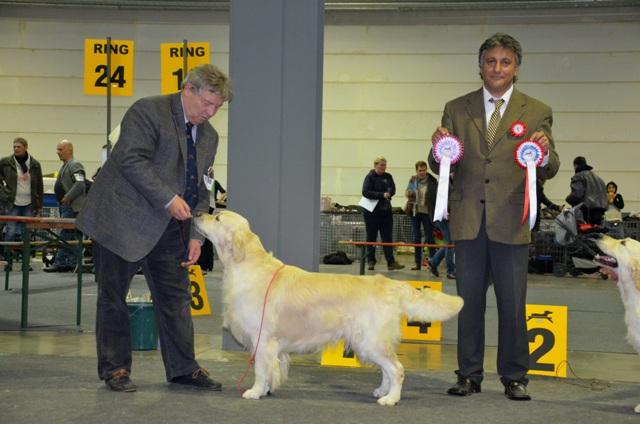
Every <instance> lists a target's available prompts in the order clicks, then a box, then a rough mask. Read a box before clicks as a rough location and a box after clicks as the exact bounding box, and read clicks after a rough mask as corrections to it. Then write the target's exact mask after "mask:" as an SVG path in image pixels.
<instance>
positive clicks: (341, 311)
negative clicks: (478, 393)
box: [195, 210, 462, 405]
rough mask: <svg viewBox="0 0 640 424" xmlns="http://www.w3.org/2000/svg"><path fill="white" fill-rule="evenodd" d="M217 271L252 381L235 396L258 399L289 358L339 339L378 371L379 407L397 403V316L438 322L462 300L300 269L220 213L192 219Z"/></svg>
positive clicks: (376, 279)
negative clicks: (214, 256)
mask: <svg viewBox="0 0 640 424" xmlns="http://www.w3.org/2000/svg"><path fill="white" fill-rule="evenodd" d="M195 224H196V228H197V229H198V231H200V232H201V233H202V234H204V235H205V236H206V237H207V238H209V240H211V242H212V243H213V244H214V246H215V247H216V251H217V252H218V256H219V257H220V260H221V262H222V264H223V266H224V273H223V304H224V311H223V325H224V327H225V328H228V329H229V330H230V331H231V333H232V334H233V335H234V337H235V338H236V339H237V340H238V342H240V343H241V344H242V345H244V346H245V347H246V348H247V350H248V351H249V352H253V354H254V355H255V365H254V373H255V382H254V384H253V387H251V388H250V389H248V390H247V391H245V392H244V393H243V395H242V396H243V397H244V398H245V399H259V398H260V397H261V396H264V395H266V394H268V393H271V392H273V391H274V390H275V389H277V388H278V387H279V386H280V385H281V384H282V383H283V382H284V380H285V379H286V377H287V373H288V368H289V353H291V352H300V353H301V352H314V351H318V350H320V349H322V347H323V346H325V345H327V344H329V343H333V342H336V341H338V340H339V339H344V340H345V341H346V345H347V346H349V347H351V348H352V349H353V351H354V352H355V353H356V355H357V356H358V358H359V360H360V361H362V362H365V363H371V364H375V365H377V366H378V367H380V368H381V369H382V384H380V387H378V388H377V389H375V390H374V392H373V395H374V396H375V397H376V398H378V403H379V404H380V405H395V404H396V403H398V401H399V400H400V392H401V390H402V382H403V380H404V368H403V366H402V364H401V363H400V362H399V361H398V358H397V356H396V347H397V344H398V341H399V339H400V319H401V316H402V314H406V315H407V316H408V317H409V319H410V320H414V321H424V322H430V321H441V320H446V319H449V318H452V317H453V316H455V315H456V314H457V313H458V312H459V311H460V309H461V308H462V299H461V298H459V297H457V296H451V295H447V294H444V293H440V292H438V291H434V290H429V289H426V290H417V289H415V288H413V287H412V286H411V285H409V284H408V283H406V282H401V281H395V280H391V279H388V278H386V277H383V276H382V275H376V276H354V275H342V274H325V273H313V272H307V271H304V270H302V269H300V268H297V267H295V266H290V265H284V264H283V263H282V262H281V261H279V260H278V259H276V258H274V257H273V256H272V255H271V254H270V253H267V252H266V251H265V250H264V248H263V247H262V243H261V242H260V239H259V238H258V236H257V235H256V234H254V233H253V232H252V231H251V229H250V227H249V222H248V221H247V220H246V219H245V218H243V217H242V216H240V215H238V214H237V213H234V212H231V211H228V210H224V211H221V212H218V213H216V214H214V215H200V216H199V217H196V218H195Z"/></svg>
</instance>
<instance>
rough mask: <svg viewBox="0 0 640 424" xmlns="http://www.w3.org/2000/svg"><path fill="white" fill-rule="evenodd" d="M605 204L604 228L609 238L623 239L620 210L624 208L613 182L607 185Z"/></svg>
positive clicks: (616, 186) (622, 200)
mask: <svg viewBox="0 0 640 424" xmlns="http://www.w3.org/2000/svg"><path fill="white" fill-rule="evenodd" d="M607 202H608V206H607V211H606V212H605V213H604V221H605V223H604V226H605V228H606V229H607V230H608V234H609V235H610V236H612V237H615V238H617V239H623V238H624V225H623V224H622V208H624V199H622V195H621V194H619V193H618V185H617V184H616V183H614V182H613V181H609V182H608V183H607Z"/></svg>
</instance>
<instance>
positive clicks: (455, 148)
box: [433, 134, 464, 222]
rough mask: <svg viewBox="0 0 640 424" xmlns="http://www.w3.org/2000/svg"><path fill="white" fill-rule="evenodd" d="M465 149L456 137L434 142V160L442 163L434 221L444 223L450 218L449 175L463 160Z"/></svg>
mask: <svg viewBox="0 0 640 424" xmlns="http://www.w3.org/2000/svg"><path fill="white" fill-rule="evenodd" d="M463 153H464V148H463V146H462V142H461V141H460V139H459V138H458V137H456V136H454V135H451V134H447V135H444V136H442V137H440V138H438V139H437V140H435V141H434V142H433V158H434V159H435V160H436V162H438V163H440V172H439V174H440V179H439V180H438V191H437V194H436V208H435V211H434V212H433V221H434V222H435V221H442V220H443V219H447V218H449V211H448V210H447V203H448V201H449V174H450V173H451V165H454V164H456V163H458V162H459V161H460V159H462V154H463Z"/></svg>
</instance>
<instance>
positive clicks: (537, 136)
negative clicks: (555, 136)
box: [531, 131, 549, 154]
mask: <svg viewBox="0 0 640 424" xmlns="http://www.w3.org/2000/svg"><path fill="white" fill-rule="evenodd" d="M531 141H537V142H538V143H540V145H541V146H542V147H543V148H544V153H545V154H546V153H547V152H548V151H549V139H548V138H547V136H546V135H545V134H544V133H543V132H542V131H536V132H534V133H533V134H532V135H531Z"/></svg>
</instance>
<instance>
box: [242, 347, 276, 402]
mask: <svg viewBox="0 0 640 424" xmlns="http://www.w3.org/2000/svg"><path fill="white" fill-rule="evenodd" d="M267 340H268V341H267ZM267 340H265V343H264V344H261V345H260V346H259V348H258V351H257V352H256V357H255V364H254V367H253V370H254V374H255V380H254V382H253V387H251V388H250V389H248V390H246V391H245V392H244V393H243V394H242V397H243V398H245V399H260V397H262V396H265V395H266V394H268V393H269V390H270V386H271V383H272V379H273V372H274V371H276V370H274V364H276V363H277V361H278V353H279V352H278V350H279V346H278V342H277V341H276V340H273V339H271V340H269V339H267ZM278 372H279V370H278Z"/></svg>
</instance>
